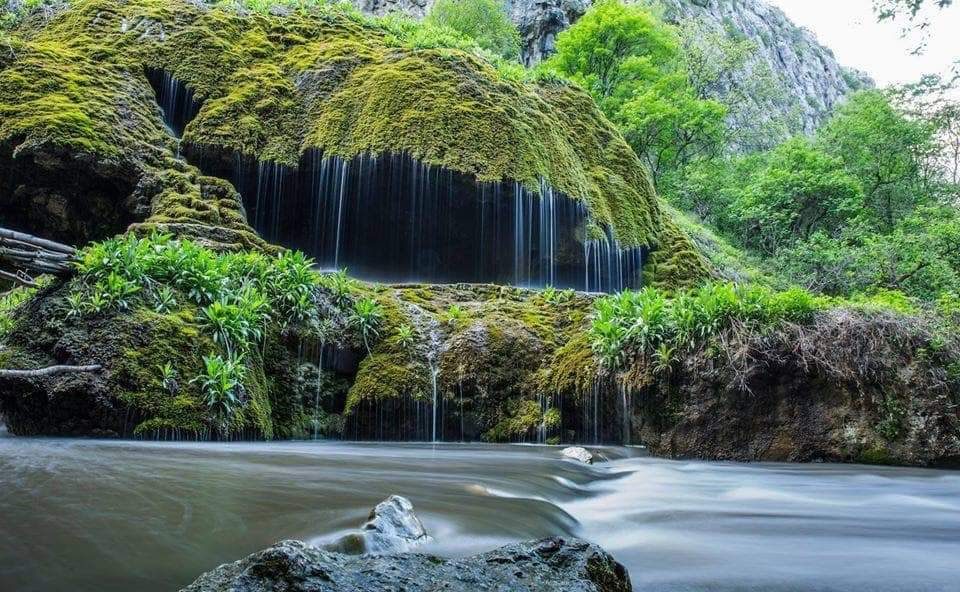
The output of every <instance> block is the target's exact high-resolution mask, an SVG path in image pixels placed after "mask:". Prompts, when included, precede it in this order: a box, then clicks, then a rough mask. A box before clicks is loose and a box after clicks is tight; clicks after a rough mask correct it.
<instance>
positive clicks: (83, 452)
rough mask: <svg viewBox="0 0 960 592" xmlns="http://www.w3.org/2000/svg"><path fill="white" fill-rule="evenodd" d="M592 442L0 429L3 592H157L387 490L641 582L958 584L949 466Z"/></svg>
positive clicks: (471, 531) (451, 528)
mask: <svg viewBox="0 0 960 592" xmlns="http://www.w3.org/2000/svg"><path fill="white" fill-rule="evenodd" d="M0 436H3V434H2V433H0ZM594 450H595V451H599V452H600V454H601V455H603V456H606V457H607V458H608V459H610V461H609V462H605V463H600V464H597V465H595V466H592V467H591V466H586V465H582V464H579V463H576V462H573V461H567V460H562V459H561V457H560V449H559V448H551V447H538V446H485V445H456V444H452V445H451V444H444V445H434V446H431V445H428V444H347V443H324V442H309V443H307V442H304V443H297V442H293V443H256V444H188V443H162V442H161V443H141V442H124V441H81V440H52V439H21V438H12V437H0V590H17V591H19V592H26V591H32V590H35V591H41V590H42V591H45V592H56V591H66V590H71V591H85V590H90V591H94V590H96V591H98V592H112V591H118V592H119V591H129V590H138V591H143V592H151V591H157V592H160V591H164V592H167V591H170V590H175V589H177V588H178V587H180V586H182V585H185V584H187V583H189V582H191V581H192V580H193V579H194V578H196V577H197V576H199V575H200V573H202V572H204V571H206V570H209V569H211V568H213V567H215V566H216V565H218V564H220V563H223V562H227V561H232V560H235V559H239V558H241V557H242V556H244V555H246V554H248V553H250V552H253V551H256V550H259V549H261V548H264V547H266V546H268V545H270V544H272V543H273V542H275V541H277V540H279V539H283V538H299V539H304V540H308V541H314V542H317V543H322V542H326V541H329V540H332V539H333V538H335V537H336V536H337V535H338V534H340V533H342V532H345V531H347V530H349V529H351V528H355V527H356V526H358V525H359V524H360V523H362V522H363V521H364V519H365V518H366V516H367V513H368V512H369V511H370V508H371V507H373V506H374V505H375V504H376V503H378V502H379V501H381V500H383V499H384V498H386V497H387V496H388V495H390V494H394V493H396V494H399V495H403V496H406V497H408V498H409V499H410V500H411V501H412V502H413V504H414V506H415V509H416V511H417V514H418V515H419V516H420V518H421V519H422V520H423V522H424V524H425V526H426V528H427V530H428V532H429V533H430V534H431V535H432V536H433V537H434V542H433V543H431V544H430V545H428V546H427V547H426V548H425V549H424V550H425V551H428V552H434V553H438V554H442V555H459V554H471V553H474V552H478V551H483V550H488V549H491V548H493V547H496V546H499V545H502V544H505V543H508V542H512V541H516V540H521V539H530V538H535V537H541V536H547V535H552V534H568V535H578V536H582V537H585V538H588V539H590V540H592V541H594V542H597V543H599V544H601V545H602V546H604V547H605V548H606V549H607V550H609V551H610V552H612V553H613V554H614V555H615V556H616V557H617V559H618V560H620V561H621V562H623V563H624V564H625V565H626V566H627V567H628V568H629V570H630V573H631V576H632V578H633V582H634V584H635V586H636V589H637V590H657V591H671V592H674V591H676V592H679V591H688V590H710V591H745V590H751V591H752V590H764V591H771V590H773V591H787V590H816V591H840V590H844V591H846V590H871V591H875V592H892V591H907V590H909V591H911V592H917V591H947V590H956V589H957V588H956V586H957V581H958V576H960V564H958V561H957V557H958V556H960V474H958V473H952V472H946V471H935V470H918V469H900V468H878V467H861V466H835V465H775V464H756V465H737V464H727V463H706V462H674V461H666V460H658V459H653V458H649V457H647V456H645V455H644V454H643V451H642V449H638V448H613V447H610V448H595V449H594Z"/></svg>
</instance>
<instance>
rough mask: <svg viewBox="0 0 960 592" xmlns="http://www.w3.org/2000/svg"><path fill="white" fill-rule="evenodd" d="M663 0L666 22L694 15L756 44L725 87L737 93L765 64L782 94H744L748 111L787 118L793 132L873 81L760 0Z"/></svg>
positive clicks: (812, 125) (815, 123)
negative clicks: (766, 96) (750, 103)
mask: <svg viewBox="0 0 960 592" xmlns="http://www.w3.org/2000/svg"><path fill="white" fill-rule="evenodd" d="M661 1H662V2H663V4H664V5H665V6H666V7H667V12H666V16H667V18H668V19H669V20H672V21H674V22H679V21H681V20H683V19H691V18H692V19H697V20H700V21H702V22H703V23H705V24H707V25H708V26H710V27H711V28H713V29H715V30H723V31H725V32H726V33H727V34H728V35H733V36H742V37H745V38H747V39H749V40H750V41H752V42H753V43H754V44H756V47H757V52H756V54H755V55H754V58H753V60H752V61H751V62H750V63H749V64H748V65H747V67H746V68H745V70H744V72H743V73H742V74H740V75H739V76H736V77H734V78H733V79H731V80H730V81H728V84H729V89H728V90H732V91H735V90H736V89H737V88H738V87H740V86H742V85H743V84H744V82H745V81H746V79H747V78H748V77H749V76H751V75H753V74H754V72H755V71H757V70H758V69H759V68H769V70H770V71H771V72H772V73H773V74H774V76H775V77H776V79H777V80H778V81H779V82H780V84H781V85H782V87H783V89H782V90H783V92H782V94H780V96H778V97H774V98H771V99H768V100H763V99H760V100H758V99H757V98H755V97H747V100H749V101H754V102H755V103H756V109H753V110H751V112H753V113H762V114H765V116H766V117H770V118H773V117H779V118H782V119H785V120H787V121H788V122H790V123H791V124H792V125H791V127H792V128H793V129H792V130H791V131H802V132H805V133H811V132H813V131H814V130H816V129H817V128H818V127H819V126H820V124H822V123H823V122H824V120H825V119H826V118H827V117H828V116H829V115H830V113H831V112H832V111H833V108H834V107H835V106H836V105H837V103H839V102H840V101H842V100H843V98H844V97H845V96H846V95H848V94H849V93H850V92H852V91H854V90H857V89H859V88H863V87H867V86H872V85H873V81H872V80H870V79H869V77H867V76H866V75H865V74H863V73H861V72H857V71H854V70H851V69H849V68H845V67H843V66H842V65H840V64H839V63H838V62H837V59H836V57H835V56H834V55H833V52H832V51H830V49H829V48H827V47H824V46H823V45H822V44H821V43H820V42H819V41H818V40H817V38H816V36H815V35H814V34H813V33H811V32H810V31H809V30H807V29H804V28H802V27H799V26H797V25H796V24H795V23H793V22H792V21H791V20H790V19H789V18H787V16H786V15H785V14H784V13H783V11H781V10H780V9H779V8H777V7H775V6H771V5H770V4H768V3H766V2H764V1H763V0H738V1H736V2H731V1H730V0H661ZM737 123H739V124H741V125H747V124H748V123H749V122H745V121H743V122H737Z"/></svg>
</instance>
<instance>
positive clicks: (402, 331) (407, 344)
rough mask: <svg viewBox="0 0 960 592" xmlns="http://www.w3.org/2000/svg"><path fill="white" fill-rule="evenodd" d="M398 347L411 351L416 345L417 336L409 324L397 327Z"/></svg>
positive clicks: (395, 336)
mask: <svg viewBox="0 0 960 592" xmlns="http://www.w3.org/2000/svg"><path fill="white" fill-rule="evenodd" d="M394 338H395V339H396V342H397V345H399V346H400V347H401V348H403V349H411V348H412V347H413V346H414V345H415V344H416V341H417V340H416V334H415V333H414V330H413V327H411V326H410V325H408V324H407V323H403V324H402V325H400V326H399V327H397V332H396V335H394Z"/></svg>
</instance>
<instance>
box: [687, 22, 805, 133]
mask: <svg viewBox="0 0 960 592" xmlns="http://www.w3.org/2000/svg"><path fill="white" fill-rule="evenodd" d="M677 31H678V33H679V36H680V61H681V63H682V67H683V70H684V71H685V72H686V74H687V79H688V80H689V82H690V86H691V87H693V92H694V94H695V95H696V96H697V97H698V98H700V99H703V100H708V99H709V100H715V101H717V102H719V103H720V104H722V105H723V106H724V107H725V108H726V110H727V122H728V141H729V143H730V144H731V145H732V146H735V147H736V148H737V149H739V150H741V151H750V150H763V149H770V148H773V147H774V146H776V145H777V144H778V143H779V142H782V141H783V140H785V139H786V138H787V137H788V136H789V134H790V132H791V131H792V130H794V129H799V128H800V127H801V125H800V124H801V122H800V120H799V118H798V117H796V116H793V117H791V116H786V115H783V114H779V115H776V114H777V113H778V110H777V109H775V108H774V107H775V106H776V105H777V103H780V102H782V101H783V99H784V95H785V92H786V91H785V89H784V87H783V84H782V82H781V81H780V80H779V79H778V78H777V77H776V75H774V73H773V70H772V69H771V68H770V65H769V64H768V63H767V62H766V60H757V59H754V58H755V57H756V55H757V44H756V42H755V41H752V40H751V39H749V38H747V37H745V36H743V35H742V34H737V33H736V32H734V31H731V30H729V29H727V28H724V27H718V26H716V25H713V24H711V23H709V22H707V21H705V20H703V19H698V18H689V19H686V20H684V21H682V22H681V23H680V24H679V25H678V27H677Z"/></svg>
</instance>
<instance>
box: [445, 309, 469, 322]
mask: <svg viewBox="0 0 960 592" xmlns="http://www.w3.org/2000/svg"><path fill="white" fill-rule="evenodd" d="M443 317H444V320H445V321H446V322H447V324H449V325H453V326H456V325H459V324H460V323H461V322H462V321H464V320H465V319H466V318H467V311H465V310H463V308H461V307H460V305H459V304H451V305H450V306H449V307H447V310H446V311H445V312H444V314H443Z"/></svg>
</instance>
